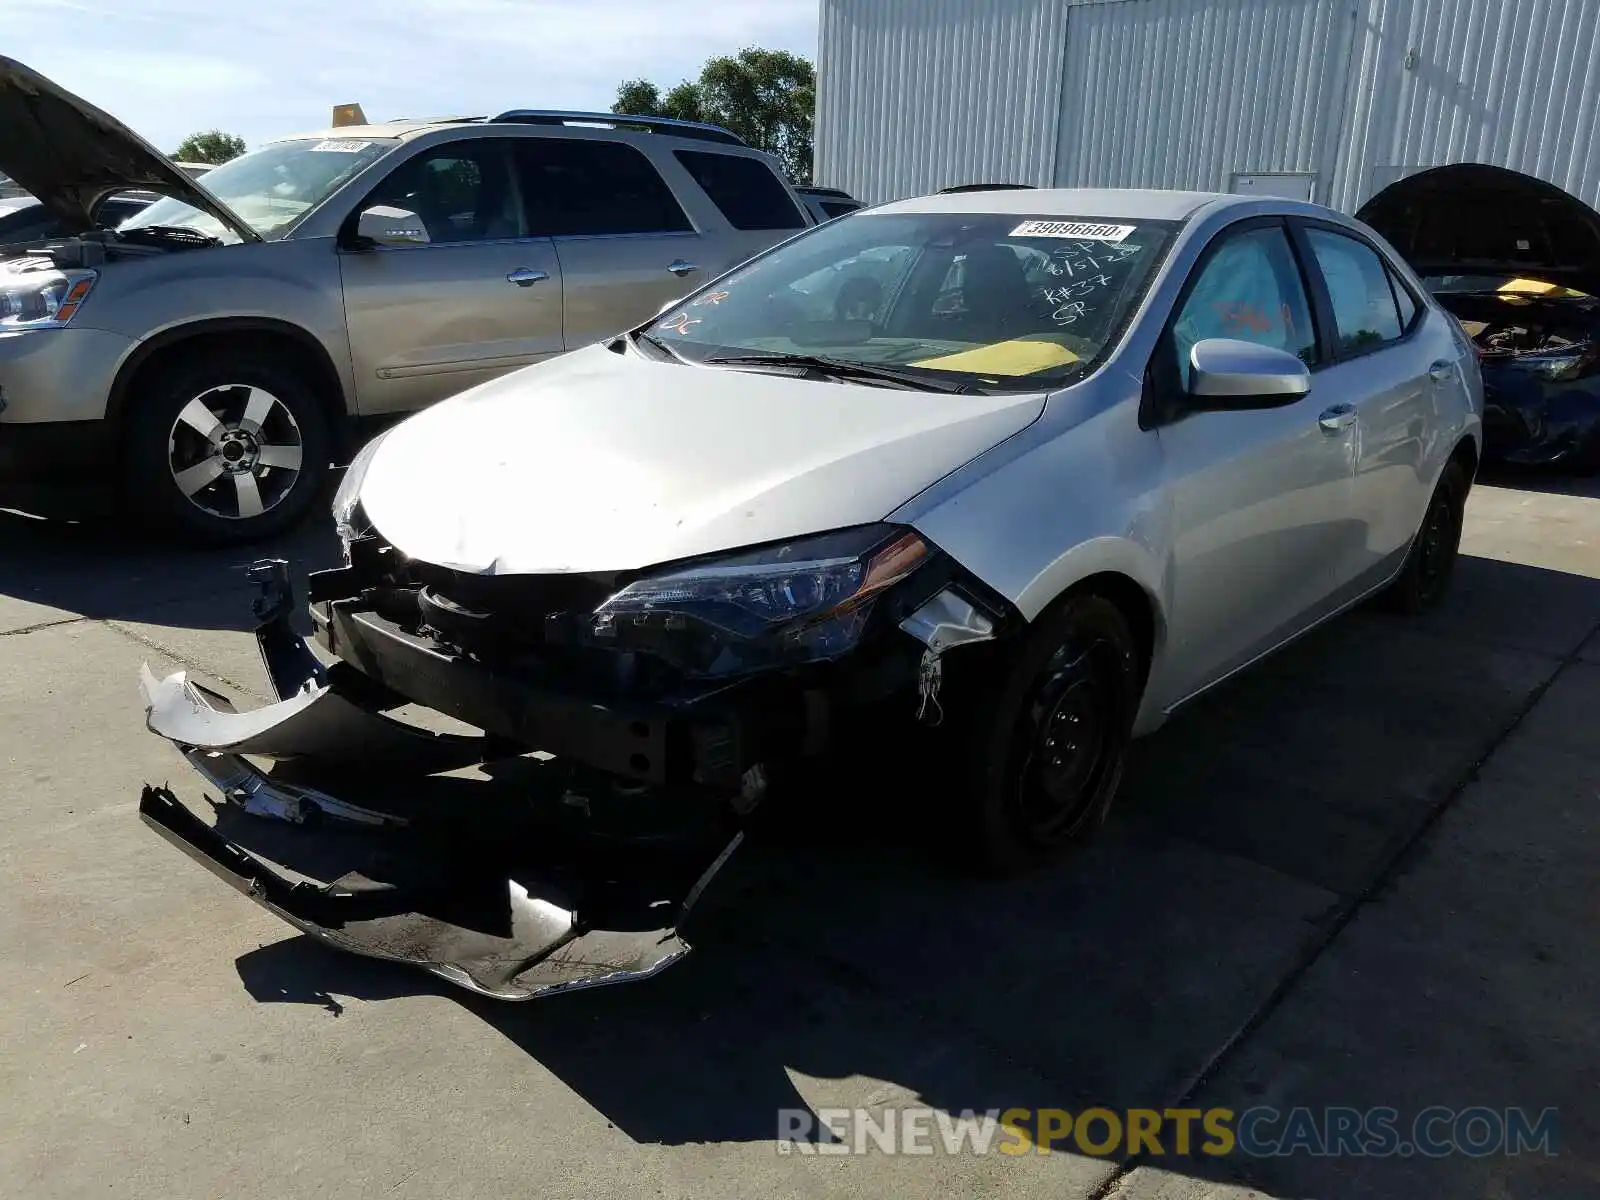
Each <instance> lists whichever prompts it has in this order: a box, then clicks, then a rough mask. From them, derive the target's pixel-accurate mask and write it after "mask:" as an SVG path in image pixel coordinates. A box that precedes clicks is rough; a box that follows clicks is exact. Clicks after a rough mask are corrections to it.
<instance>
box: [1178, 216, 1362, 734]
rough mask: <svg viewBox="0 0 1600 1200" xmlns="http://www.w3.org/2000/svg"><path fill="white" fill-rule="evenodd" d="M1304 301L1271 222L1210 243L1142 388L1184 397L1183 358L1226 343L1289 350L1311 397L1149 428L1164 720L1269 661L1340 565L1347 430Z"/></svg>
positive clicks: (1280, 233) (1347, 525)
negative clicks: (1155, 447) (1164, 530)
mask: <svg viewBox="0 0 1600 1200" xmlns="http://www.w3.org/2000/svg"><path fill="white" fill-rule="evenodd" d="M1312 313H1313V309H1312V305H1311V300H1310V292H1309V289H1308V286H1307V282H1306V278H1305V275H1304V272H1303V270H1302V268H1301V265H1300V263H1299V260H1298V258H1297V255H1296V254H1295V253H1294V251H1293V249H1292V248H1291V243H1290V240H1289V234H1288V231H1287V229H1286V227H1285V226H1284V224H1283V223H1282V222H1281V221H1278V220H1277V219H1268V220H1258V221H1247V222H1242V223H1240V224H1238V225H1234V226H1232V227H1230V228H1229V229H1227V230H1225V231H1223V232H1222V233H1221V234H1219V235H1218V236H1217V238H1216V240H1214V241H1213V242H1212V243H1211V245H1210V246H1208V247H1207V249H1206V252H1205V254H1204V256H1203V257H1202V258H1201V260H1200V262H1199V263H1198V264H1197V266H1196V268H1195V269H1194V272H1193V273H1192V275H1191V278H1190V282H1189V284H1188V286H1187V289H1186V292H1185V295H1184V297H1183V299H1181V300H1180V301H1179V304H1178V308H1177V310H1176V312H1175V314H1174V316H1173V319H1172V321H1171V324H1170V326H1169V330H1168V333H1167V336H1166V337H1165V338H1164V339H1163V345H1162V348H1161V349H1160V350H1158V351H1157V356H1156V360H1155V361H1154V362H1152V364H1151V386H1152V387H1153V388H1158V389H1175V390H1176V392H1177V394H1178V395H1180V396H1181V395H1182V394H1183V393H1185V392H1186V391H1187V380H1188V370H1189V357H1188V356H1189V350H1190V349H1191V348H1192V347H1193V346H1194V344H1195V343H1196V342H1197V341H1200V340H1201V339H1204V338H1218V337H1221V338H1236V339H1239V340H1242V341H1249V342H1257V343H1260V344H1263V345H1268V346H1272V347H1274V348H1276V349H1280V350H1287V351H1289V352H1290V353H1293V354H1296V355H1298V356H1300V357H1301V359H1302V360H1304V361H1305V362H1307V364H1308V365H1310V366H1311V367H1312V369H1313V376H1312V378H1313V383H1312V389H1311V392H1310V393H1309V394H1308V395H1306V396H1304V397H1302V398H1301V399H1299V400H1295V401H1293V402H1291V403H1287V404H1282V405H1279V406H1276V407H1269V408H1260V409H1251V410H1247V411H1242V412H1204V411H1190V412H1184V413H1183V414H1182V415H1181V416H1179V417H1178V418H1177V419H1176V420H1174V421H1172V422H1170V423H1169V424H1164V425H1162V426H1160V427H1159V430H1158V437H1159V438H1160V442H1161V452H1162V459H1163V474H1164V475H1165V477H1166V479H1167V481H1168V485H1167V486H1168V500H1169V506H1170V507H1169V511H1170V514H1171V520H1172V522H1173V534H1172V542H1173V551H1172V561H1171V563H1170V564H1169V570H1170V578H1171V580H1172V583H1171V593H1172V594H1171V614H1172V615H1171V621H1170V627H1169V637H1168V643H1169V645H1170V646H1171V648H1172V653H1173V666H1172V670H1171V672H1170V674H1169V676H1168V678H1167V682H1166V685H1165V686H1166V688H1167V689H1168V692H1167V694H1165V695H1163V696H1161V697H1159V703H1160V704H1161V705H1162V706H1163V707H1167V706H1170V705H1172V704H1174V703H1177V702H1178V701H1180V700H1183V699H1185V698H1186V697H1187V696H1188V695H1190V694H1192V693H1193V692H1194V691H1195V690H1197V689H1198V688H1200V687H1203V686H1205V685H1207V684H1210V683H1212V682H1214V681H1216V680H1217V679H1220V678H1222V677H1223V676H1225V675H1227V674H1229V673H1230V672H1231V671H1233V670H1235V669H1237V668H1239V667H1242V666H1244V665H1245V664H1246V663H1248V662H1250V661H1251V660H1252V659H1254V658H1255V657H1257V656H1259V655H1261V654H1264V653H1266V652H1267V651H1268V650H1271V649H1272V648H1273V647H1275V646H1277V645H1278V644H1279V643H1281V642H1282V641H1284V640H1285V639H1286V638H1288V637H1290V636H1292V635H1293V634H1294V633H1296V632H1298V631H1299V630H1300V629H1303V628H1305V627H1306V626H1307V625H1309V624H1310V623H1312V622H1313V621H1315V620H1316V619H1317V618H1318V617H1319V616H1320V615H1321V614H1322V613H1323V612H1324V611H1326V607H1327V603H1328V598H1329V596H1330V594H1331V592H1332V591H1333V589H1334V587H1335V564H1336V563H1337V562H1338V561H1339V560H1340V559H1341V558H1343V557H1348V556H1349V544H1350V541H1351V534H1352V525H1351V511H1350V509H1351V476H1352V448H1353V445H1354V434H1353V432H1352V429H1353V425H1352V424H1350V423H1346V424H1339V423H1337V422H1326V421H1325V417H1324V414H1325V410H1327V409H1328V407H1329V406H1330V404H1331V403H1333V402H1334V401H1335V399H1336V397H1335V395H1334V394H1333V393H1331V392H1330V390H1329V389H1327V388H1326V387H1325V386H1324V384H1323V377H1324V374H1325V372H1322V371H1320V370H1318V368H1319V367H1320V366H1321V365H1322V351H1321V349H1320V346H1319V339H1318V337H1317V330H1316V326H1315V324H1314V322H1313V319H1312Z"/></svg>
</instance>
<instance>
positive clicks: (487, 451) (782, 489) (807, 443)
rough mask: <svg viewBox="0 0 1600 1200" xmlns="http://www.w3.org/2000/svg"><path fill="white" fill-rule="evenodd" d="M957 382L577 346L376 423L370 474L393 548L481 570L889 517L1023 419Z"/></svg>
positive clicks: (581, 568) (576, 568)
mask: <svg viewBox="0 0 1600 1200" xmlns="http://www.w3.org/2000/svg"><path fill="white" fill-rule="evenodd" d="M1043 410H1044V396H1043V395H1042V394H1040V393H1013V394H1008V395H997V396H965V395H949V394H945V393H936V392H922V391H902V390H900V389H897V388H885V387H870V386H857V385H851V384H839V383H820V382H812V381H810V380H803V379H796V378H792V377H788V376H782V375H772V374H767V373H764V372H763V373H756V372H753V371H739V370H731V369H726V368H720V367H700V366H687V365H682V364H672V363H658V362H651V361H647V360H645V359H642V358H640V357H638V356H637V355H635V354H633V353H631V352H630V353H628V354H617V353H614V352H613V351H611V350H608V349H606V348H605V347H604V346H592V347H590V348H588V349H586V350H578V351H574V352H573V353H571V354H568V355H565V356H563V357H561V358H558V359H554V360H552V361H550V362H548V363H542V364H539V365H536V366H533V367H528V368H525V369H524V370H521V371H517V372H515V373H513V374H511V375H507V376H504V377H502V378H500V379H497V380H494V381H492V382H490V383H486V384H482V385H480V386H478V387H476V388H473V389H471V390H470V391H467V392H463V393H462V394H461V395H459V396H457V397H455V398H454V399H451V400H446V401H444V402H443V403H441V404H437V405H435V406H433V407H432V408H429V409H425V410H423V411H422V412H420V413H418V414H417V415H416V416H414V417H412V418H411V419H409V420H407V421H405V422H403V423H402V424H400V425H397V426H395V427H394V428H393V429H392V430H390V431H389V432H388V433H387V434H384V435H383V441H382V443H381V444H380V445H379V446H378V447H377V449H376V450H375V451H374V452H373V454H372V458H371V462H370V464H369V465H368V466H367V468H366V474H365V477H364V478H363V479H362V482H361V484H360V501H361V507H362V509H363V510H364V511H365V512H366V515H367V519H368V520H369V521H370V522H371V523H372V526H373V527H374V528H375V529H376V530H377V531H378V533H380V534H381V535H383V537H385V538H386V539H387V540H388V541H389V542H390V543H391V544H392V545H393V546H394V547H395V549H397V550H399V551H400V552H401V553H402V554H405V555H407V556H408V557H411V558H416V559H421V560H422V561H424V562H430V563H434V564H436V565H438V566H443V567H450V568H453V569H455V570H462V571H471V572H474V573H481V574H485V575H518V574H546V573H548V574H558V573H566V572H591V571H623V570H632V569H637V568H641V567H648V566H652V565H655V564H657V563H664V562H670V561H673V560H676V559H682V558H689V557H693V556H696V555H701V554H712V553H717V552H720V551H724V550H734V549H739V548H742V547H746V546H753V545H759V544H761V543H764V542H772V541H777V540H779V539H783V538H790V537H798V536H802V535H804V534H808V533H820V532H825V531H828V530H832V529H839V528H844V527H847V526H851V525H864V524H868V523H871V522H873V521H881V520H882V519H883V518H884V517H885V516H886V515H888V514H889V513H891V512H893V511H894V510H895V509H896V508H898V507H900V505H902V504H903V503H905V502H906V501H907V500H909V499H911V498H912V497H913V496H915V495H916V494H917V493H918V492H920V491H922V490H923V489H924V488H926V487H928V486H929V485H930V484H932V483H935V482H937V481H938V480H939V479H941V478H943V477H944V476H945V475H947V474H948V473H949V472H951V471H953V470H955V469H956V468H957V467H960V466H962V465H964V464H965V463H967V462H969V461H970V460H972V459H973V458H976V457H977V456H978V455H979V454H982V453H983V452H984V451H985V450H987V449H989V448H990V447H991V446H993V445H995V444H996V443H998V442H1000V441H1002V440H1004V439H1005V438H1007V437H1010V436H1011V435H1012V434H1014V433H1016V432H1018V431H1019V430H1021V429H1024V428H1026V427H1027V426H1028V425H1029V424H1031V423H1032V422H1033V421H1034V420H1035V419H1037V417H1038V416H1039V414H1040V413H1041V412H1043Z"/></svg>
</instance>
